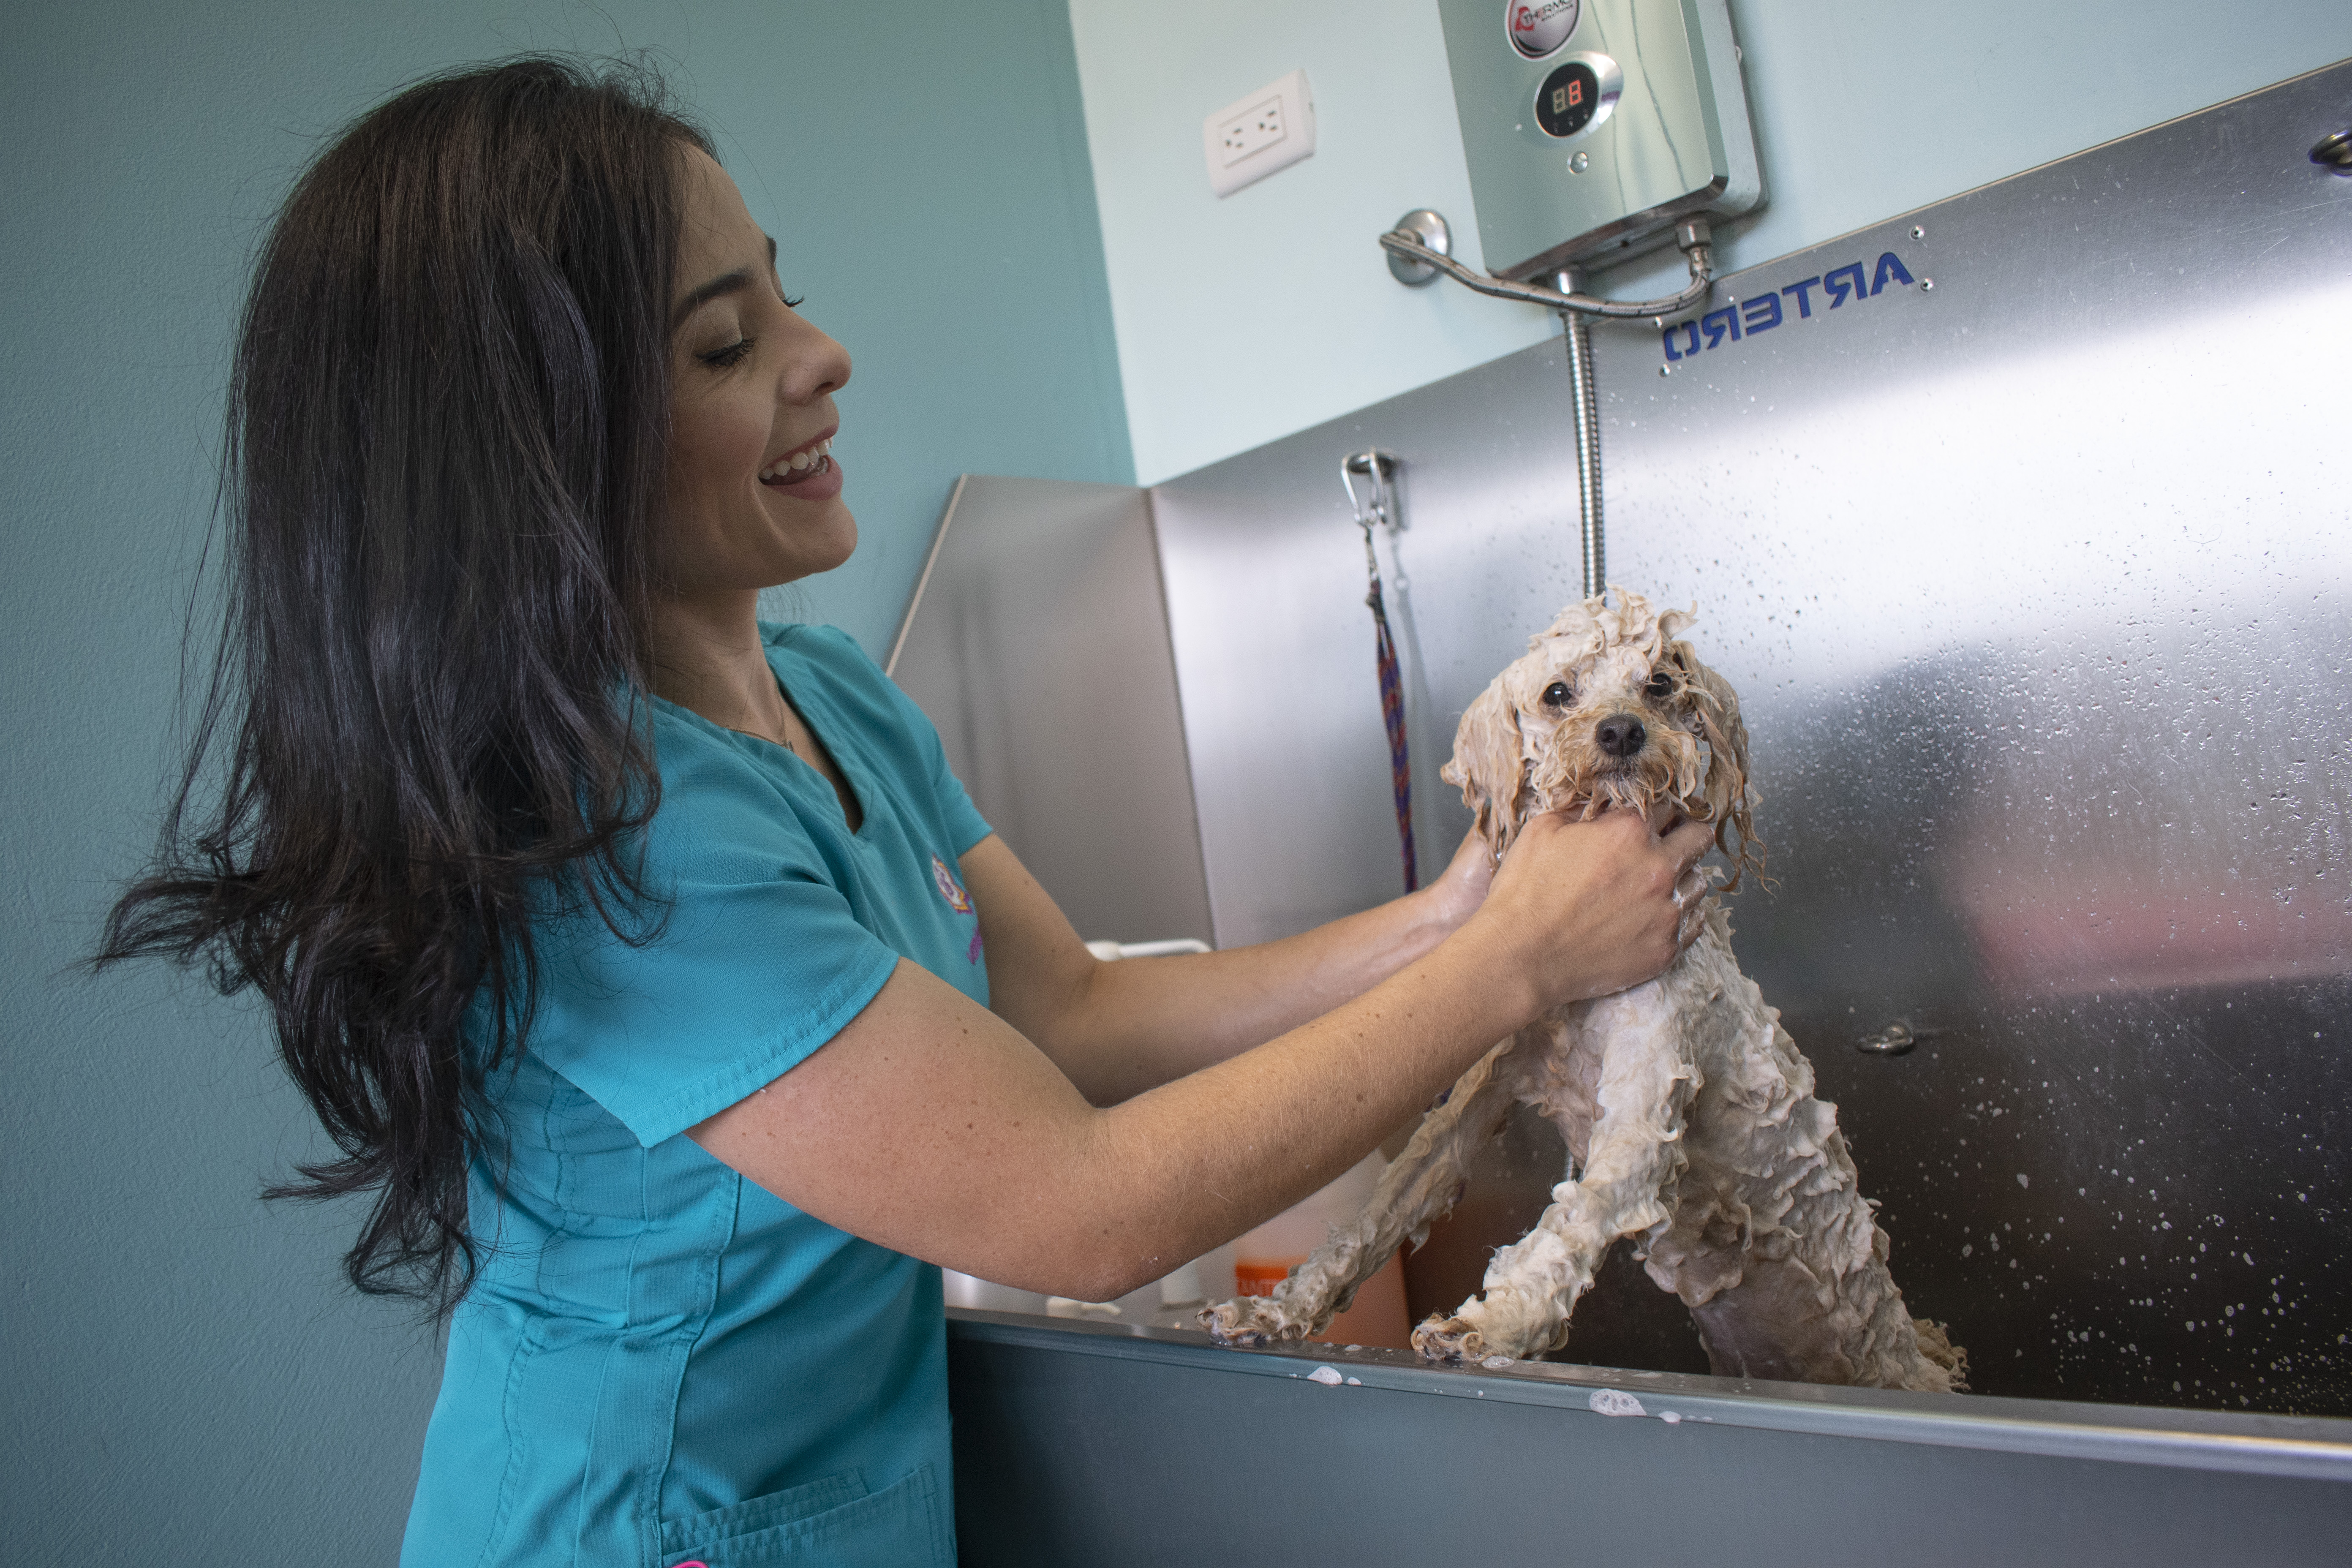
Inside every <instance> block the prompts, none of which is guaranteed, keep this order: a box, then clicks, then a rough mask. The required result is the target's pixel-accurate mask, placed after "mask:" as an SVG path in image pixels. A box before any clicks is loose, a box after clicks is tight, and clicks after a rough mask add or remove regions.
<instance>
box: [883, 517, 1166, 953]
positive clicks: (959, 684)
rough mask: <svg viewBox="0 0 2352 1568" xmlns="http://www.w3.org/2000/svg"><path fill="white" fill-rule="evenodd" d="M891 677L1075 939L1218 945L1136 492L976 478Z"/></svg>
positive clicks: (927, 578) (1147, 526) (1151, 545)
mask: <svg viewBox="0 0 2352 1568" xmlns="http://www.w3.org/2000/svg"><path fill="white" fill-rule="evenodd" d="M892 677H893V679H896V680H897V681H898V685H899V686H900V687H901V688H902V689H904V690H905V691H906V692H907V694H908V696H909V697H912V698H913V699H914V700H915V701H916V703H917V704H918V705H919V706H920V707H921V708H922V710H923V711H924V712H926V713H928V714H929V716H930V719H931V721H932V722H933V723H934V724H936V725H938V726H939V730H940V743H941V744H942V745H943V746H944V747H945V748H946V750H947V754H948V763H949V766H950V767H951V768H953V769H954V770H955V773H956V776H957V777H958V778H959V779H961V780H962V781H963V784H964V787H965V789H966V790H968V791H969V792H970V793H971V798H972V804H973V805H977V806H978V807H979V808H980V813H981V815H982V816H985V817H986V818H988V820H989V822H990V824H991V825H992V826H994V827H995V828H996V830H997V831H998V832H999V833H1000V834H1002V835H1003V838H1004V841H1005V843H1007V844H1008V845H1010V846H1011V847H1013V853H1015V854H1017V855H1019V856H1020V857H1021V859H1022V862H1023V863H1024V865H1026V866H1027V867H1028V868H1029V870H1030V871H1031V873H1032V874H1033V875H1034V876H1035V877H1036V879H1037V880H1038V881H1039V882H1040V883H1041V884H1042V885H1043V886H1044V887H1045V890H1046V891H1047V892H1049V893H1051V894H1053V895H1054V899H1055V902H1057V903H1059V904H1060V905H1061V907H1062V910H1063V912H1064V913H1066V914H1067V915H1068V916H1069V917H1070V921H1071V923H1073V924H1074V925H1076V927H1077V928H1078V932H1079V934H1080V935H1081V936H1084V937H1087V938H1088V939H1089V940H1092V939H1097V938H1108V939H1110V940H1112V941H1122V942H1148V941H1155V940H1158V939H1160V938H1166V937H1196V938H1201V939H1203V940H1205V939H1206V938H1207V937H1208V935H1209V910H1208V893H1207V889H1206V887H1205V885H1204V884H1203V882H1202V874H1201V850H1200V838H1199V835H1198V831H1197V829H1196V828H1195V826H1194V823H1193V813H1192V780H1191V774H1190V770H1189V769H1188V767H1187V765H1186V763H1185V757H1184V733H1183V726H1182V722H1181V719H1180V718H1179V716H1178V712H1177V698H1176V671H1175V668H1174V666H1173V665H1172V663H1171V661H1170V656H1169V636H1168V617H1167V612H1166V610H1165V609H1164V608H1163V607H1162V600H1161V595H1160V567H1159V554H1158V549H1157V546H1156V544H1155V542H1154V541H1153V538H1152V531H1151V513H1150V505H1149V503H1148V502H1147V500H1146V499H1145V496H1144V492H1143V491H1142V490H1140V489H1135V488H1134V487H1132V486H1128V485H1092V484H1076V483H1072V482H1069V481H1066V480H1059V479H990V478H984V477H982V476H980V475H976V474H975V475H969V476H966V477H965V479H963V480H962V481H961V483H960V484H959V485H958V487H957V490H956V495H955V498H954V500H953V501H952V502H951V504H950V507H949V508H948V510H947V512H946V513H945V515H943V516H942V517H941V518H940V532H939V535H938V538H937V541H936V542H935V545H934V549H933V552H932V556H931V560H930V563H929V566H928V568H927V569H926V571H925V574H924V577H923V581H922V583H921V584H919V585H918V587H917V589H916V594H915V597H914V599H913V601H912V602H911V603H910V604H909V605H908V614H907V616H906V624H905V629H904V631H903V632H902V634H901V640H900V643H899V647H898V653H897V657H896V658H895V659H894V660H893V663H892Z"/></svg>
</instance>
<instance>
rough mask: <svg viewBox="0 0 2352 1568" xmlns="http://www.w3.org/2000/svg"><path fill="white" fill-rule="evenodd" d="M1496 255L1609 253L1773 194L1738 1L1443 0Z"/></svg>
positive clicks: (1529, 267)
mask: <svg viewBox="0 0 2352 1568" xmlns="http://www.w3.org/2000/svg"><path fill="white" fill-rule="evenodd" d="M1438 11H1439V13H1440V15H1441V16H1442V18H1443V20H1444V27H1445V54H1446V60H1447V63H1448V65H1449V66H1450V67H1451V68H1452V70H1453V75H1454V110H1455V112H1456V113H1457V114H1458V115H1459V116H1460V117H1461V121H1462V145H1463V150H1464V152H1465V153H1466V154H1467V155H1468V158H1469V163H1470V191H1471V195H1472V197H1473V198H1474V199H1475V201H1476V203H1477V206H1478V238H1479V241H1480V244H1481V245H1482V247H1484V249H1485V253H1486V268H1487V270H1488V271H1490V272H1492V273H1494V274H1495V275H1496V276H1497V277H1500V278H1508V279H1530V278H1538V277H1543V276H1545V275H1547V274H1549V273H1551V272H1554V271H1557V270H1558V269H1559V268H1563V267H1571V266H1573V267H1602V266H1607V265H1609V264H1610V263H1612V262H1613V261H1616V260H1618V259H1620V258H1624V257H1627V256H1632V255H1636V254H1638V253H1640V252H1642V251H1644V250H1648V249H1650V248H1652V247H1655V246H1658V245H1662V244H1664V243H1665V242H1666V240H1667V239H1668V238H1669V237H1671V236H1672V234H1673V232H1674V227H1675V224H1676V223H1677V222H1679V221H1681V220H1683V219H1685V218H1690V217H1702V216H1703V217H1712V218H1727V217H1732V216H1737V215H1738V214H1740V213H1744V212H1747V211H1748V210H1749V209H1750V208H1752V207H1754V206H1756V205H1758V204H1759V203H1760V202H1761V201H1762V200H1763V199H1764V184H1763V178H1762V176H1761V175H1760V174H1759V173H1758V170H1757V165H1756V138H1755V135H1754V133H1753V132H1752V131H1751V130H1750V129H1749V126H1748V100H1747V95H1746V93H1745V92H1744V91H1743V90H1742V89H1741V86H1740V73H1739V52H1738V48H1737V47H1735V46H1734V43H1733V40H1732V34H1731V15H1730V13H1729V11H1728V10H1727V9H1726V6H1725V0H1438Z"/></svg>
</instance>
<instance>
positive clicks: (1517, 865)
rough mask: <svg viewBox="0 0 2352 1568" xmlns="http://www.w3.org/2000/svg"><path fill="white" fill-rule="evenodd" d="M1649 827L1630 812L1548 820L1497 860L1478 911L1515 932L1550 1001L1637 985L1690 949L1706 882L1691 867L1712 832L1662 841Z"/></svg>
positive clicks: (1692, 828)
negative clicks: (1582, 819)
mask: <svg viewBox="0 0 2352 1568" xmlns="http://www.w3.org/2000/svg"><path fill="white" fill-rule="evenodd" d="M1670 815H1671V814H1670ZM1657 826H1658V823H1657V821H1656V819H1655V818H1654V817H1653V818H1644V817H1643V816H1636V815H1634V814H1633V813H1630V812H1614V811H1612V812H1605V813H1603V814H1602V815H1601V816H1598V817H1596V818H1594V819H1592V820H1591V821H1589V822H1580V821H1575V820H1572V819H1570V818H1568V817H1566V816H1560V815H1558V814H1548V815H1545V816H1536V817H1532V818H1530V819H1529V820H1528V823H1527V825H1526V826H1525V827H1524V828H1522V830H1521V832H1520V835H1519V837H1518V840H1517V843H1515V844H1514V845H1513V846H1512V848H1511V853H1510V854H1509V855H1507V856H1506V857H1505V858H1504V861H1503V865H1502V867H1501V868H1500V869H1499V870H1498V871H1497V873H1496V879H1495V887H1494V890H1493V892H1492V893H1491V894H1490V895H1489V897H1488V900H1487V906H1486V913H1488V914H1489V915H1491V916H1493V917H1494V918H1496V919H1499V920H1503V921H1509V922H1511V923H1512V924H1513V925H1514V926H1515V927H1517V934H1518V935H1519V936H1520V937H1521V939H1522V942H1523V947H1522V951H1524V952H1526V953H1527V955H1528V956H1527V962H1528V963H1530V964H1531V965H1532V966H1533V970H1532V973H1536V974H1537V976H1538V984H1539V985H1541V986H1542V987H1543V988H1544V989H1545V990H1546V991H1548V992H1549V993H1550V994H1552V997H1553V1000H1554V1001H1556V1002H1557V1001H1569V1000H1572V999H1575V998H1577V997H1583V996H1601V995H1607V994H1610V993H1612V992H1615V991H1622V990H1623V989H1625V988H1626V987H1627V986H1629V985H1638V984H1641V983H1642V982H1643V981H1645V980H1648V979H1651V978H1652V977H1654V976H1655V975H1656V974H1657V973H1659V972H1660V971H1661V970H1663V969H1664V968H1665V966H1666V965H1667V964H1669V963H1673V962H1674V960H1675V955H1676V954H1677V953H1679V952H1681V951H1682V950H1683V949H1684V948H1685V947H1687V946H1688V945H1689V944H1690V943H1691V942H1694V941H1696V938H1697V934H1698V932H1699V931H1700V930H1701V929H1703V926H1704V921H1703V919H1702V918H1701V917H1700V912H1699V911H1700V910H1701V909H1702V907H1703V905H1704V902H1705V898H1706V890H1707V881H1706V876H1705V874H1704V873H1702V872H1699V871H1697V870H1696V869H1695V868H1696V864H1697V862H1698V860H1699V858H1701V857H1702V856H1704V855H1705V854H1706V852H1707V850H1708V849H1709V848H1710V847H1712V846H1713V844H1714V832H1713V829H1712V828H1711V827H1710V826H1708V825H1707V824H1706V823H1699V822H1681V821H1673V822H1670V825H1669V826H1668V831H1667V832H1666V833H1665V835H1664V837H1659V836H1658V834H1657V832H1656V828H1657Z"/></svg>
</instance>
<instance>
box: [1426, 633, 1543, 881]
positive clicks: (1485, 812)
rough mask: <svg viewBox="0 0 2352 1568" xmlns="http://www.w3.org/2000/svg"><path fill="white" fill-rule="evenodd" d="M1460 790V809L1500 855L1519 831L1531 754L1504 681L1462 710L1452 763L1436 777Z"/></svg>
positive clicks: (1497, 681)
mask: <svg viewBox="0 0 2352 1568" xmlns="http://www.w3.org/2000/svg"><path fill="white" fill-rule="evenodd" d="M1438 776H1439V777H1440V778H1442V779H1444V781H1445V782H1446V783H1447V784H1459V785H1460V786H1461V788H1462V803H1463V804H1464V805H1467V806H1468V807H1469V808H1470V809H1471V810H1472V811H1473V812H1475V814H1476V815H1477V818H1478V835H1479V837H1482V838H1484V839H1486V847H1487V849H1488V850H1490V851H1491V852H1493V853H1494V854H1496V855H1500V854H1501V853H1502V852H1503V851H1504V850H1505V849H1507V848H1509V847H1510V844H1511V840H1512V839H1513V838H1514V837H1517V835H1518V831H1519V793H1520V791H1521V789H1522V788H1523V787H1524V786H1525V784H1526V781H1527V752H1526V750H1525V748H1524V747H1522V746H1521V744H1520V742H1519V710H1517V708H1516V707H1514V706H1512V704H1511V701H1510V699H1509V698H1507V697H1506V696H1505V695H1504V694H1503V681H1502V678H1501V677H1500V676H1497V677H1496V678H1495V679H1494V680H1493V681H1491V682H1489V683H1488V685H1487V687H1486V690H1484V691H1482V692H1480V693H1479V694H1478V698H1477V700H1476V701H1475V702H1473V703H1471V704H1470V706H1469V707H1468V708H1466V709H1465V710H1463V714H1462V725H1461V728H1459V729H1457V730H1455V731H1454V757H1453V760H1452V761H1450V762H1448V763H1446V764H1445V767H1444V771H1443V772H1442V773H1439V774H1438Z"/></svg>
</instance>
